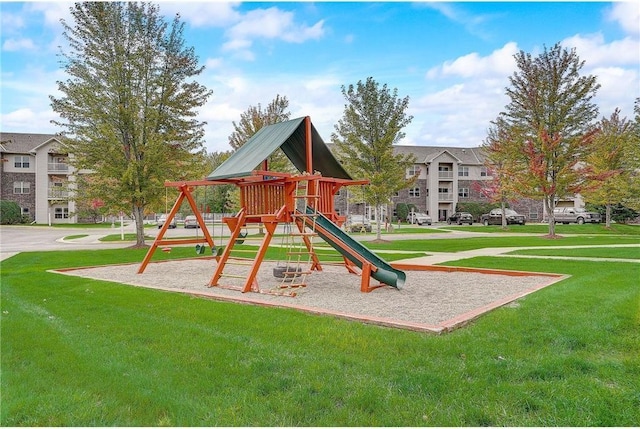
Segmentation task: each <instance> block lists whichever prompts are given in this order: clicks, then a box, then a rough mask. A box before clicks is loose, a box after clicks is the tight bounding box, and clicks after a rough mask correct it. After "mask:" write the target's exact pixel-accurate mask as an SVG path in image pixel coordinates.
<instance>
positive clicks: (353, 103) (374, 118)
mask: <svg viewBox="0 0 640 429" xmlns="http://www.w3.org/2000/svg"><path fill="white" fill-rule="evenodd" d="M342 95H343V96H344V97H345V99H346V100H347V104H346V105H345V108H344V113H343V117H342V118H341V119H340V120H339V121H338V124H337V125H336V126H335V131H336V132H334V133H333V134H332V135H331V140H332V142H333V143H334V144H335V145H336V153H337V157H338V159H339V160H340V161H341V162H343V164H344V166H345V168H346V169H347V171H349V172H351V173H352V174H353V175H354V176H355V177H357V178H358V179H366V180H369V185H368V186H366V187H364V188H363V192H364V196H363V197H364V201H365V202H366V203H368V204H370V205H372V206H373V207H374V209H375V217H376V220H377V221H378V222H377V232H376V233H377V239H378V240H379V239H380V227H381V219H380V213H381V209H382V207H383V206H384V205H387V204H389V203H390V202H391V197H392V196H393V195H394V194H395V193H396V192H398V191H400V190H402V189H406V188H407V187H409V186H410V185H411V184H413V182H414V181H415V179H416V176H413V177H410V178H407V177H406V171H407V168H409V167H411V166H412V165H413V164H414V162H415V157H414V156H413V155H405V154H399V155H394V153H393V145H394V144H396V143H398V142H399V141H400V140H401V139H402V138H403V137H404V135H405V134H404V133H403V132H402V129H403V128H404V127H405V126H407V125H408V124H409V123H410V122H411V120H412V119H413V116H410V115H409V116H408V115H407V114H406V110H407V108H408V106H409V97H405V98H402V99H399V98H398V90H397V89H396V88H394V89H393V91H390V90H389V89H388V88H387V85H386V84H384V85H383V86H382V87H380V86H379V84H378V83H377V82H376V81H375V80H374V79H373V78H372V77H369V78H367V80H366V82H364V83H363V82H362V81H358V83H357V84H356V85H355V86H354V85H349V87H348V88H347V87H344V86H343V87H342Z"/></svg>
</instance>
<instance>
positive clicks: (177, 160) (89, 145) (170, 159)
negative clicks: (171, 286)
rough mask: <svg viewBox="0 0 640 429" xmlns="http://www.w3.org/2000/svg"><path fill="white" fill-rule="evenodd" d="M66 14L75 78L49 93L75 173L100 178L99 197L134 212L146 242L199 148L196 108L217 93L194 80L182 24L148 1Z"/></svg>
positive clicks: (91, 5)
mask: <svg viewBox="0 0 640 429" xmlns="http://www.w3.org/2000/svg"><path fill="white" fill-rule="evenodd" d="M71 16H72V17H73V21H74V22H73V23H67V22H66V21H65V20H62V25H63V28H64V32H63V36H64V38H65V39H66V40H67V41H68V42H69V48H68V51H67V52H64V51H63V52H62V53H61V57H62V59H63V67H64V70H65V72H66V73H67V75H68V76H69V78H68V79H67V80H65V81H59V82H57V85H58V89H59V90H60V92H61V93H62V96H61V97H60V98H57V97H54V96H50V99H51V101H52V107H53V110H54V111H55V112H57V113H58V114H59V115H60V117H61V118H62V119H61V120H60V121H54V123H55V124H57V125H59V126H60V127H62V128H63V129H64V136H65V138H64V145H65V146H66V148H67V150H68V151H69V153H70V154H71V156H70V163H71V164H72V165H74V166H75V167H76V168H77V169H90V170H91V171H92V173H93V176H94V177H95V178H96V180H97V181H99V183H100V186H97V187H96V190H97V194H96V195H94V198H96V199H100V200H102V201H104V203H105V204H106V205H107V206H108V207H109V208H110V210H111V211H113V210H123V211H126V212H130V213H132V215H133V218H134V219H135V222H136V233H137V241H136V246H144V229H143V216H144V212H145V208H146V207H148V206H150V205H151V206H152V205H154V204H156V205H157V204H159V202H160V201H162V199H163V198H164V196H165V190H164V186H163V183H164V181H165V180H184V179H185V178H186V174H185V169H186V168H187V167H188V166H189V165H190V164H191V163H192V162H193V158H194V156H196V155H195V154H196V153H197V152H198V151H199V150H201V148H202V142H203V135H204V131H203V126H204V123H203V122H199V121H198V120H196V119H195V117H196V115H197V109H198V108H200V107H201V106H203V105H204V103H205V102H206V100H207V98H208V97H209V96H210V95H211V92H210V91H208V90H207V89H206V88H205V87H204V86H202V85H200V84H199V83H197V82H196V81H195V80H193V78H194V77H195V76H197V75H199V74H200V73H201V72H202V70H203V67H198V58H197V57H196V56H195V54H194V50H193V48H187V47H185V46H184V38H183V29H184V24H183V23H181V22H180V21H179V16H176V17H175V18H174V19H173V21H171V23H170V24H168V23H167V22H165V21H164V20H163V18H162V17H161V16H160V14H159V9H158V7H157V6H154V5H152V4H149V3H134V2H131V3H130V2H113V3H112V2H104V3H103V2H84V3H76V4H75V5H74V6H72V7H71Z"/></svg>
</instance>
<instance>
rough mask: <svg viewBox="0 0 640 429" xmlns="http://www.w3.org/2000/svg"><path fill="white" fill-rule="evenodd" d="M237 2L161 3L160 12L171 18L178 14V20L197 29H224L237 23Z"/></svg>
mask: <svg viewBox="0 0 640 429" xmlns="http://www.w3.org/2000/svg"><path fill="white" fill-rule="evenodd" d="M239 5H240V3H239V2H226V1H224V2H222V1H220V2H219V1H213V2H203V1H195V2H161V3H160V12H161V13H162V14H163V15H165V16H167V17H172V16H173V15H175V14H176V13H178V14H180V20H181V21H183V22H187V23H189V25H191V26H192V27H194V28H197V27H224V26H227V25H231V24H233V23H235V22H237V21H238V20H239V19H240V13H239V12H238V11H237V10H236V8H237V7H238V6H239Z"/></svg>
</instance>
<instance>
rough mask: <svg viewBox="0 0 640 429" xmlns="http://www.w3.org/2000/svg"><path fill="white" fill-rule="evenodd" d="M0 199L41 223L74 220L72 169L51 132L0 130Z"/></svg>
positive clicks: (73, 221)
mask: <svg viewBox="0 0 640 429" xmlns="http://www.w3.org/2000/svg"><path fill="white" fill-rule="evenodd" d="M0 159H1V162H0V199H2V200H8V201H14V202H16V203H17V204H18V205H19V206H20V208H21V210H22V214H24V215H27V216H29V217H30V218H31V220H32V221H35V222H37V223H42V224H53V223H75V222H76V217H75V214H74V213H75V204H74V202H73V201H71V200H70V199H69V193H70V189H71V188H72V180H73V179H72V178H73V168H72V167H71V166H69V164H68V162H67V161H68V154H66V153H64V150H62V149H61V145H60V141H59V140H58V137H57V136H55V135H53V134H34V133H5V132H0Z"/></svg>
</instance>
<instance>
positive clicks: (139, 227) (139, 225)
mask: <svg viewBox="0 0 640 429" xmlns="http://www.w3.org/2000/svg"><path fill="white" fill-rule="evenodd" d="M133 221H134V222H135V223H136V247H144V246H145V242H144V207H141V206H137V205H134V206H133Z"/></svg>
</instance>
